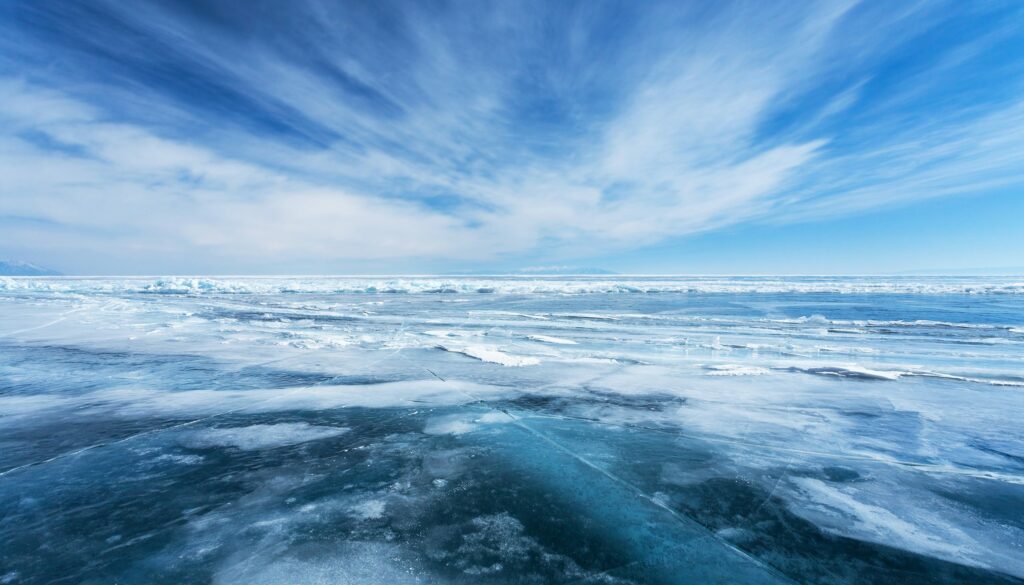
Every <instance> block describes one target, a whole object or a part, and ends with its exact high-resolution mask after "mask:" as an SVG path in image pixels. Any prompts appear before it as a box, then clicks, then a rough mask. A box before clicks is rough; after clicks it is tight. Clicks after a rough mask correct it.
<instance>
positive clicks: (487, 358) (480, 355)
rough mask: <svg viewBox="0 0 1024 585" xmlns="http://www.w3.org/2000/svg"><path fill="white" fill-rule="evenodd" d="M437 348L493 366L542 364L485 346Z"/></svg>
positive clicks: (532, 358) (512, 366)
mask: <svg viewBox="0 0 1024 585" xmlns="http://www.w3.org/2000/svg"><path fill="white" fill-rule="evenodd" d="M437 347H438V348H440V349H443V350H445V351H448V352H451V353H461V354H462V355H465V356H468V357H471V358H473V359H478V360H480V361H482V362H490V363H492V364H499V365H502V366H505V367H509V368H518V367H522V366H535V365H537V364H539V363H540V360H539V359H537V358H535V357H529V356H518V355H512V354H507V353H505V352H503V351H500V350H498V349H495V348H493V347H490V346H485V345H468V346H466V347H448V346H445V345H439V346H437Z"/></svg>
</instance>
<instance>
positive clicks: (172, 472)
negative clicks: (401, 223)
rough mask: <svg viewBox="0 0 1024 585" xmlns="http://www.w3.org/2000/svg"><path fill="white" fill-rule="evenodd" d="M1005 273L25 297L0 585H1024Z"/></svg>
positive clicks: (11, 384)
mask: <svg viewBox="0 0 1024 585" xmlns="http://www.w3.org/2000/svg"><path fill="white" fill-rule="evenodd" d="M1022 420H1024V284H1021V283H1020V282H1019V280H1018V281H1014V280H1013V279H966V278H960V279H944V278H917V279H910V278H902V279H896V278H894V279H883V278H874V279H872V278H851V279H841V278H832V279H728V278H720V279H696V278H690V279H684V278H676V279H672V278H646V279H644V278H621V277H604V278H597V279H595V278H578V279H570V278H558V279H542V278H536V279H515V278H504V279H503V278H492V279H487V278H463V279H458V278H452V279H438V278H432V279H427V278H421V279H385V278H374V279H356V278H348V279H328V278H324V279H312V278H306V279H206V280H202V279H163V280H159V279H132V280H124V279H110V280H101V279H60V278H54V279H0V584H6V583H27V584H35V583H40V584H41V583H75V584H78V583H88V584H101V583H102V584H106V583H119V584H131V583H140V584H142V583H144V584H154V583H175V584H179V583H218V584H220V583H244V584H260V583H289V584H291V583H295V584H302V583H342V584H344V583H367V584H374V583H387V584H389V585H399V584H404V583H474V584H476V583H483V584H486V583H581V584H583V583H588V584H591V583H592V584H596V583H606V584H617V583H622V584H626V583H666V584H667V583H673V584H674V583H821V584H826V583H827V584H843V583H850V584H861V583H869V584H870V583H879V584H880V583H1024V424H1022V423H1021V421H1022Z"/></svg>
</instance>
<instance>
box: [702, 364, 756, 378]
mask: <svg viewBox="0 0 1024 585" xmlns="http://www.w3.org/2000/svg"><path fill="white" fill-rule="evenodd" d="M704 369H705V370H708V371H707V375H708V376H763V375H765V374H770V373H771V370H769V369H767V368H761V367H758V366H745V365H742V364H713V365H709V366H704Z"/></svg>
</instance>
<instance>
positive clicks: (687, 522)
mask: <svg viewBox="0 0 1024 585" xmlns="http://www.w3.org/2000/svg"><path fill="white" fill-rule="evenodd" d="M423 369H425V370H426V371H427V372H429V373H430V375H432V376H434V377H435V378H437V379H438V380H440V381H441V382H444V383H446V384H447V383H448V380H446V379H445V378H443V377H442V376H440V375H439V374H437V372H434V371H433V370H431V369H430V368H427V367H425V366H424V368H423ZM453 388H454V389H455V391H456V392H459V393H460V394H462V395H463V396H465V397H467V398H469V399H470V400H472V401H473V402H474V403H479V404H482V405H484V406H485V407H487V408H489V409H491V410H494V411H496V412H500V413H502V414H504V415H505V416H507V417H508V418H509V419H510V420H511V421H512V423H513V424H514V425H516V426H518V427H519V428H521V429H523V430H525V431H526V432H528V433H530V434H531V435H533V436H534V437H536V438H538V439H540V440H541V441H543V442H545V443H547V444H548V445H550V446H551V447H553V448H555V449H556V450H558V451H561V452H562V453H564V454H566V455H568V456H569V457H572V458H573V459H575V460H576V461H578V462H579V463H581V464H583V465H584V466H586V467H588V468H590V469H591V470H593V471H596V472H597V473H599V474H601V475H603V476H604V477H606V478H607V479H609V480H610V481H612V482H614V483H616V484H618V485H619V486H622V487H624V488H626V489H627V490H628V491H630V492H632V493H633V494H634V495H635V496H636V497H638V498H640V499H642V500H645V501H647V502H648V503H650V504H653V505H654V506H656V507H658V508H661V509H662V510H664V511H665V512H667V513H668V514H669V516H671V517H672V518H673V519H674V520H676V521H677V522H679V523H680V524H682V525H684V526H686V527H687V528H692V529H697V530H699V531H700V532H702V533H703V534H704V536H705V537H706V538H711V539H713V540H715V541H717V542H718V543H719V544H721V545H722V546H724V547H725V548H726V549H728V550H731V551H732V552H734V553H735V554H737V555H739V556H740V557H741V558H743V559H744V560H747V561H749V562H751V563H753V564H754V565H756V566H758V567H760V568H761V569H763V570H765V571H766V572H768V573H769V574H771V575H772V576H774V577H777V578H778V579H781V580H783V581H786V582H789V583H794V582H793V581H792V580H791V579H790V578H789V577H787V576H786V575H784V574H783V573H781V572H780V571H779V570H778V569H776V568H775V567H773V566H771V565H768V564H766V563H764V562H762V561H761V560H759V559H757V558H754V557H752V556H750V555H749V554H747V553H746V552H744V551H743V550H741V549H739V548H737V547H736V546H734V545H733V544H732V543H730V542H728V541H727V540H725V539H723V538H722V537H720V536H718V535H717V534H714V533H713V532H711V531H710V530H708V529H707V528H705V527H704V526H703V525H701V524H700V523H699V522H697V521H696V520H694V519H692V518H690V517H688V516H686V515H684V514H680V513H679V512H677V511H676V510H674V509H673V508H671V507H670V506H668V505H667V504H665V503H664V502H662V501H660V500H658V499H657V498H654V497H652V496H650V495H648V494H647V493H645V492H644V491H643V490H641V489H640V488H639V487H637V486H635V485H633V484H632V483H630V482H628V481H626V480H625V479H623V478H621V477H619V476H617V475H615V474H614V473H612V472H611V471H608V470H607V469H604V468H603V467H601V466H600V465H597V464H596V463H594V462H592V461H590V460H589V459H587V458H586V457H584V456H583V455H580V454H579V453H576V452H575V451H573V450H572V449H570V448H568V447H566V446H565V445H562V444H561V443H559V442H558V441H556V440H554V439H552V438H551V437H548V436H547V435H545V434H544V433H542V432H540V431H538V430H536V429H534V428H533V427H531V426H530V425H527V424H526V423H525V422H523V421H522V420H521V419H520V418H519V417H517V416H515V415H514V414H512V413H511V412H509V411H508V410H507V409H505V408H501V407H500V406H494V405H491V404H490V403H488V402H487V401H485V400H483V399H482V398H479V397H477V396H473V395H472V394H471V393H469V392H466V391H465V390H463V389H462V388H458V387H456V386H454V385H453Z"/></svg>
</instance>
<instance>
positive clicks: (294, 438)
mask: <svg viewBox="0 0 1024 585" xmlns="http://www.w3.org/2000/svg"><path fill="white" fill-rule="evenodd" d="M347 431H348V429H347V428H345V427H325V426H314V425H311V424H308V423H301V422H300V423H279V424H272V425H249V426H247V427H227V428H216V429H204V430H200V431H193V432H191V433H189V434H188V435H187V436H186V437H185V438H184V439H183V440H182V443H183V444H184V445H185V446H186V447H191V448H193V449H209V448H211V447H234V448H236V449H241V450H243V451H255V450H258V449H273V448H276V447H285V446H288V445H298V444H299V443H307V442H309V441H317V440H320V439H326V438H329V437H336V436H338V435H340V434H342V433H345V432H347Z"/></svg>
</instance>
